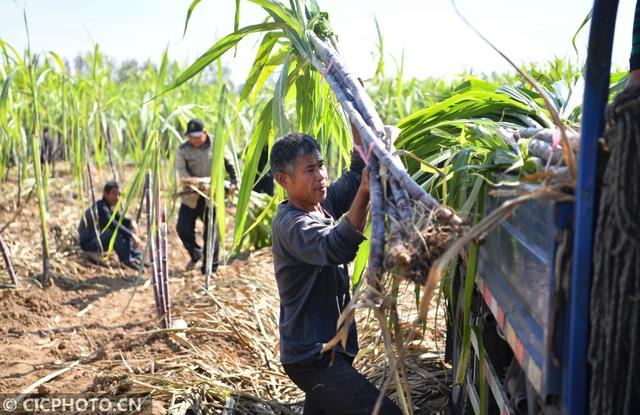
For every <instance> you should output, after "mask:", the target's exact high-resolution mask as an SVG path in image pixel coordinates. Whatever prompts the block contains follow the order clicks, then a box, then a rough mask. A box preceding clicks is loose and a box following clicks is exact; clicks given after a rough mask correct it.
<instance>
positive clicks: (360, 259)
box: [351, 223, 371, 291]
mask: <svg viewBox="0 0 640 415" xmlns="http://www.w3.org/2000/svg"><path fill="white" fill-rule="evenodd" d="M364 236H365V240H364V241H363V242H362V243H361V244H360V247H359V248H358V253H357V254H356V259H355V260H354V261H353V277H351V289H352V290H353V291H355V289H356V287H357V286H358V284H359V283H360V279H361V278H362V275H363V274H364V270H365V269H366V268H367V261H368V260H369V248H370V247H371V223H368V224H367V227H366V228H365V230H364Z"/></svg>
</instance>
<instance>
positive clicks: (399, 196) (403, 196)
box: [389, 178, 413, 221]
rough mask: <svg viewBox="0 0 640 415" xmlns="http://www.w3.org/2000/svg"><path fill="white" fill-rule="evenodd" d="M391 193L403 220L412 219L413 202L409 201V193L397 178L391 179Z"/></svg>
mask: <svg viewBox="0 0 640 415" xmlns="http://www.w3.org/2000/svg"><path fill="white" fill-rule="evenodd" d="M389 187H390V188H391V195H392V196H393V201H394V203H395V205H396V208H397V209H398V216H399V217H400V219H401V220H406V221H410V220H411V219H412V216H413V214H412V212H411V203H410V202H409V195H408V194H407V191H406V190H405V189H404V188H402V187H401V186H400V184H399V183H398V181H397V180H395V179H394V178H392V179H391V186H389Z"/></svg>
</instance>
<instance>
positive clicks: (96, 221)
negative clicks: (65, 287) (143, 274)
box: [78, 181, 142, 270]
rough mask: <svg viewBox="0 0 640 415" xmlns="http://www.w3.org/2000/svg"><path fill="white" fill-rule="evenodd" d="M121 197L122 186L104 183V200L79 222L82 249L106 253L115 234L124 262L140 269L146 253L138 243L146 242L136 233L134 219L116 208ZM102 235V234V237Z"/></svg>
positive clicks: (117, 249)
mask: <svg viewBox="0 0 640 415" xmlns="http://www.w3.org/2000/svg"><path fill="white" fill-rule="evenodd" d="M119 199H120V185H118V183H117V182H113V181H112V182H107V183H106V184H105V185H104V189H103V193H102V199H100V200H99V201H97V202H96V203H95V204H94V205H93V206H92V207H90V208H89V209H87V210H86V211H85V213H84V216H83V218H82V219H81V220H80V224H79V225H78V234H79V239H80V248H82V250H83V251H88V252H106V251H107V249H108V248H109V244H110V243H111V239H112V238H113V236H114V235H115V241H114V245H113V249H114V251H116V254H117V255H118V258H119V259H120V262H122V263H123V264H124V265H126V266H128V267H130V268H133V269H136V270H138V269H140V267H141V266H142V254H141V253H140V251H139V250H138V246H140V245H141V244H142V242H141V241H140V238H139V237H138V236H137V235H136V232H137V228H138V227H137V225H136V223H135V222H134V221H132V220H130V219H127V218H125V217H123V216H122V214H121V213H120V212H117V211H116V212H115V215H114V209H115V208H116V206H117V205H118V200H119ZM98 235H99V237H98Z"/></svg>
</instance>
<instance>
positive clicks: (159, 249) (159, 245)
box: [154, 180, 168, 329]
mask: <svg viewBox="0 0 640 415" xmlns="http://www.w3.org/2000/svg"><path fill="white" fill-rule="evenodd" d="M155 207H156V209H155V212H156V228H155V232H154V237H155V243H156V251H155V257H156V261H157V262H158V268H157V270H156V281H155V283H156V284H157V285H158V293H159V297H160V311H161V313H162V314H161V316H160V317H161V318H162V325H163V326H164V328H165V329H166V328H168V327H166V323H167V320H166V315H167V310H166V307H165V298H166V293H165V291H164V283H163V276H164V264H163V262H162V258H164V255H166V253H164V252H163V251H164V249H165V246H164V243H163V242H162V231H161V229H160V227H161V220H162V219H161V217H160V184H159V183H158V182H157V180H156V182H155Z"/></svg>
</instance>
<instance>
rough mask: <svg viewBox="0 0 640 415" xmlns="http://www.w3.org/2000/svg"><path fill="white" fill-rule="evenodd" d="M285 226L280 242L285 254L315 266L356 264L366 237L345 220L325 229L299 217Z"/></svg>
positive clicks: (318, 224)
mask: <svg viewBox="0 0 640 415" xmlns="http://www.w3.org/2000/svg"><path fill="white" fill-rule="evenodd" d="M288 219H290V220H288V221H287V223H286V224H285V226H284V229H283V233H282V234H283V235H286V236H285V237H283V238H280V243H281V244H282V248H283V251H284V252H286V254H287V255H288V256H290V257H293V258H294V259H296V260H298V261H300V262H302V263H305V264H311V265H317V266H323V265H342V264H346V263H348V262H351V261H353V259H354V258H355V256H356V254H357V252H358V245H360V243H361V242H362V241H363V240H364V239H365V238H364V235H362V233H360V232H359V231H358V230H357V229H356V228H354V227H353V225H351V224H350V223H349V221H347V220H346V219H345V220H341V221H340V222H338V224H337V225H325V224H323V223H321V222H318V221H317V220H315V219H313V218H312V217H311V216H310V215H308V214H304V215H296V216H295V217H291V218H288Z"/></svg>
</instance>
